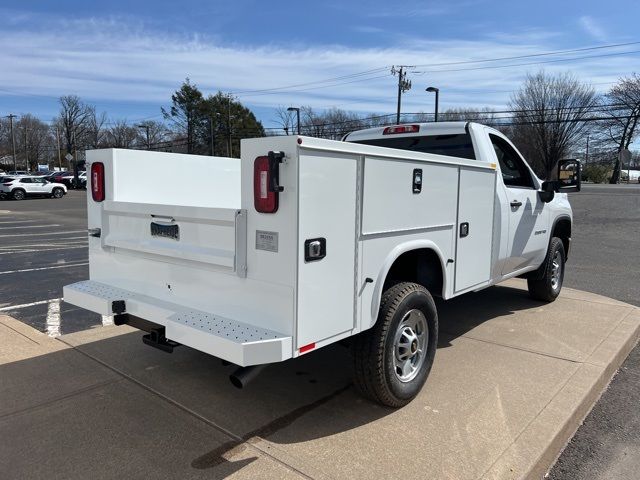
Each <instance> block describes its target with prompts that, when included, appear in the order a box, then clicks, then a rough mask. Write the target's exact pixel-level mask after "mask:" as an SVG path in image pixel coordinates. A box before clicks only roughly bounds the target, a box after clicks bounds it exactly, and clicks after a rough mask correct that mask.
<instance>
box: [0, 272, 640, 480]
mask: <svg viewBox="0 0 640 480" xmlns="http://www.w3.org/2000/svg"><path fill="white" fill-rule="evenodd" d="M525 287H526V285H525V284H524V282H522V281H519V280H514V281H511V282H508V283H507V284H504V286H499V287H494V288H491V289H489V290H486V291H483V292H479V293H476V294H469V295H465V296H463V297H461V298H458V299H454V300H452V301H450V302H440V303H439V304H438V309H439V315H440V339H441V340H440V346H439V349H438V353H437V355H436V362H435V365H434V368H433V370H432V373H431V376H430V377H429V380H428V381H427V384H426V385H425V388H424V389H423V391H422V392H421V394H420V395H419V396H418V398H417V399H416V400H414V401H413V402H412V403H411V404H409V405H408V406H407V407H405V408H402V409H400V410H389V409H386V408H382V407H379V406H377V405H373V404H371V403H369V402H367V401H365V400H362V399H361V398H360V397H358V396H357V395H356V394H355V392H354V391H353V388H352V387H351V385H350V376H351V372H350V358H349V352H348V350H347V349H345V348H344V347H342V346H340V345H334V346H331V347H328V348H325V349H321V350H319V351H317V352H314V353H311V354H309V355H305V356H303V357H302V358H300V359H297V360H293V361H288V362H284V363H282V364H277V365H273V366H271V367H269V368H268V369H266V370H265V371H264V373H263V374H262V375H261V376H260V377H259V378H258V379H257V380H256V381H255V382H254V383H252V384H251V385H250V386H249V387H248V388H247V389H245V390H236V389H235V388H234V387H232V386H231V384H230V383H229V381H228V378H227V377H228V375H229V373H230V372H231V371H232V367H224V366H222V365H221V363H220V361H219V360H217V359H215V358H213V357H210V356H207V355H205V354H201V353H199V352H197V351H194V350H191V349H188V348H185V347H181V348H179V349H177V350H176V351H175V352H174V353H173V354H171V355H168V354H166V353H163V352H160V351H157V350H155V349H152V348H149V347H146V346H145V345H143V344H142V342H141V340H140V337H141V334H140V332H137V331H134V330H132V329H129V328H128V327H99V328H95V329H92V330H87V331H83V332H79V333H75V334H72V335H67V336H63V337H60V338H59V339H51V338H49V337H47V336H45V335H43V334H41V333H39V332H37V331H35V330H33V329H32V328H30V327H27V326H25V325H24V324H22V323H20V322H18V321H16V320H14V319H12V318H10V317H0V471H1V472H2V477H3V478H7V479H9V478H42V477H46V478H78V479H84V478H114V477H122V478H150V477H151V478H225V477H228V476H230V477H232V478H294V477H313V478H344V477H349V478H396V477H406V478H417V477H421V478H451V479H466V478H469V479H472V478H526V477H529V478H539V477H540V476H542V475H543V474H544V473H545V471H546V470H547V469H548V468H549V467H550V466H551V464H552V463H553V461H554V459H555V458H556V456H557V455H558V453H559V452H560V450H561V449H562V448H563V447H564V445H565V444H566V442H567V440H568V439H569V438H570V437H571V435H572V434H573V432H574V431H575V430H576V428H577V427H578V425H579V423H580V421H581V420H582V419H583V418H584V416H585V415H586V414H587V412H588V411H589V409H590V408H591V406H592V405H593V404H594V402H595V401H596V400H597V398H598V396H599V395H600V393H601V392H602V391H603V389H604V388H605V387H606V385H607V383H608V382H609V380H610V379H611V377H612V375H613V374H614V373H615V371H616V369H617V368H618V366H619V365H620V364H621V362H622V361H623V360H624V358H625V357H626V355H627V354H628V352H629V351H630V350H631V348H632V347H633V346H634V344H635V343H636V341H637V339H638V335H639V333H640V309H638V308H635V307H632V306H630V305H627V304H624V303H621V302H618V301H615V300H611V299H608V298H605V297H601V296H598V295H594V294H588V293H584V292H579V291H576V290H571V289H564V290H563V293H562V295H561V297H560V298H559V299H558V300H557V301H556V302H554V303H552V304H542V303H540V302H535V301H533V300H530V299H529V298H528V295H527V293H526V288H525Z"/></svg>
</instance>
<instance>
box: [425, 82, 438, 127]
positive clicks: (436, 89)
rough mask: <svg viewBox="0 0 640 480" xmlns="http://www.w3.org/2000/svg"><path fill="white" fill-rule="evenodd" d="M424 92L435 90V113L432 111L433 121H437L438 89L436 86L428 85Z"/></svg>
mask: <svg viewBox="0 0 640 480" xmlns="http://www.w3.org/2000/svg"><path fill="white" fill-rule="evenodd" d="M425 91H426V92H432V93H433V92H435V94H436V107H435V113H434V121H435V122H437V121H438V103H439V97H440V89H439V88H436V87H428V88H427V89H425Z"/></svg>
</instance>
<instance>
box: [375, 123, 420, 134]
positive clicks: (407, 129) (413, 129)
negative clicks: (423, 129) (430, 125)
mask: <svg viewBox="0 0 640 480" xmlns="http://www.w3.org/2000/svg"><path fill="white" fill-rule="evenodd" d="M419 131H420V125H394V126H393V127H387V128H385V129H384V130H383V131H382V134H383V135H394V134H398V133H418V132H419Z"/></svg>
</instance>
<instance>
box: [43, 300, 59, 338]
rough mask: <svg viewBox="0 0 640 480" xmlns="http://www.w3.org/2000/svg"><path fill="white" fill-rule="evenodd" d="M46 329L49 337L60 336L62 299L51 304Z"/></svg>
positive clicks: (52, 301)
mask: <svg viewBox="0 0 640 480" xmlns="http://www.w3.org/2000/svg"><path fill="white" fill-rule="evenodd" d="M45 327H46V332H47V335H49V336H50V337H54V338H55V337H59V336H60V299H55V300H51V301H50V302H49V306H48V307H47V319H46V323H45Z"/></svg>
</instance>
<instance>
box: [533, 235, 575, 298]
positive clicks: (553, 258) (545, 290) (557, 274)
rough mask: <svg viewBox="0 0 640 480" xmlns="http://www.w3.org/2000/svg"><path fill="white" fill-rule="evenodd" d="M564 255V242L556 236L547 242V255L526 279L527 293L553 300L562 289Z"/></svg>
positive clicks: (534, 296)
mask: <svg viewBox="0 0 640 480" xmlns="http://www.w3.org/2000/svg"><path fill="white" fill-rule="evenodd" d="M565 260H566V256H565V252H564V244H563V243H562V240H560V239H559V238H558V237H553V238H552V239H551V242H550V243H549V249H548V250H547V256H546V257H545V259H544V262H542V265H540V267H539V268H538V270H536V271H535V272H534V273H533V274H532V275H531V277H529V278H528V279H527V286H528V287H529V295H531V297H532V298H535V299H536V300H542V301H545V302H553V301H554V300H555V299H556V298H558V295H560V290H561V289H562V282H563V280H564V264H565Z"/></svg>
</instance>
